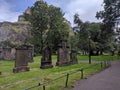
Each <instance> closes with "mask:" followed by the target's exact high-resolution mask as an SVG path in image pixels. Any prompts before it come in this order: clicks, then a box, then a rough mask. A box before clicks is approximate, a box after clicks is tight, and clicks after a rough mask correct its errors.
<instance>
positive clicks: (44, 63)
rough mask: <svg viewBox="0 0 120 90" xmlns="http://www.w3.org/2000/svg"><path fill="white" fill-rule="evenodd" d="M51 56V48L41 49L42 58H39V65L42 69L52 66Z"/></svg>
mask: <svg viewBox="0 0 120 90" xmlns="http://www.w3.org/2000/svg"><path fill="white" fill-rule="evenodd" d="M52 67H53V65H52V57H51V48H50V47H44V48H43V50H42V58H41V67H40V68H42V69H45V68H52Z"/></svg>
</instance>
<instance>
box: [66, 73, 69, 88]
mask: <svg viewBox="0 0 120 90" xmlns="http://www.w3.org/2000/svg"><path fill="white" fill-rule="evenodd" d="M68 78H69V73H67V77H66V84H65V87H67V86H68Z"/></svg>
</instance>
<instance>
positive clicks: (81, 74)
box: [81, 68, 83, 79]
mask: <svg viewBox="0 0 120 90" xmlns="http://www.w3.org/2000/svg"><path fill="white" fill-rule="evenodd" d="M81 79H83V68H82V69H81Z"/></svg>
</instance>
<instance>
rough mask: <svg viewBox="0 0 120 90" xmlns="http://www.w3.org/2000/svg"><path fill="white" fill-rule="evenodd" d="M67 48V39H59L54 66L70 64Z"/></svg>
mask: <svg viewBox="0 0 120 90" xmlns="http://www.w3.org/2000/svg"><path fill="white" fill-rule="evenodd" d="M68 48H69V47H68V46H67V40H61V43H60V44H59V45H58V53H57V54H58V55H57V56H58V57H57V62H56V66H67V65H70V62H69V53H68Z"/></svg>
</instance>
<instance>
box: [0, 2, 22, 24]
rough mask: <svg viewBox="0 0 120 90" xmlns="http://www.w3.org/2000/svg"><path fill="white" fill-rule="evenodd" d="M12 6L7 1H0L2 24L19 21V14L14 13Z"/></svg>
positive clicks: (0, 19)
mask: <svg viewBox="0 0 120 90" xmlns="http://www.w3.org/2000/svg"><path fill="white" fill-rule="evenodd" d="M12 7H13V6H12V5H11V4H9V3H7V2H6V1H5V0H0V22H3V21H10V22H15V21H17V19H18V15H20V13H19V12H14V11H12Z"/></svg>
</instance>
